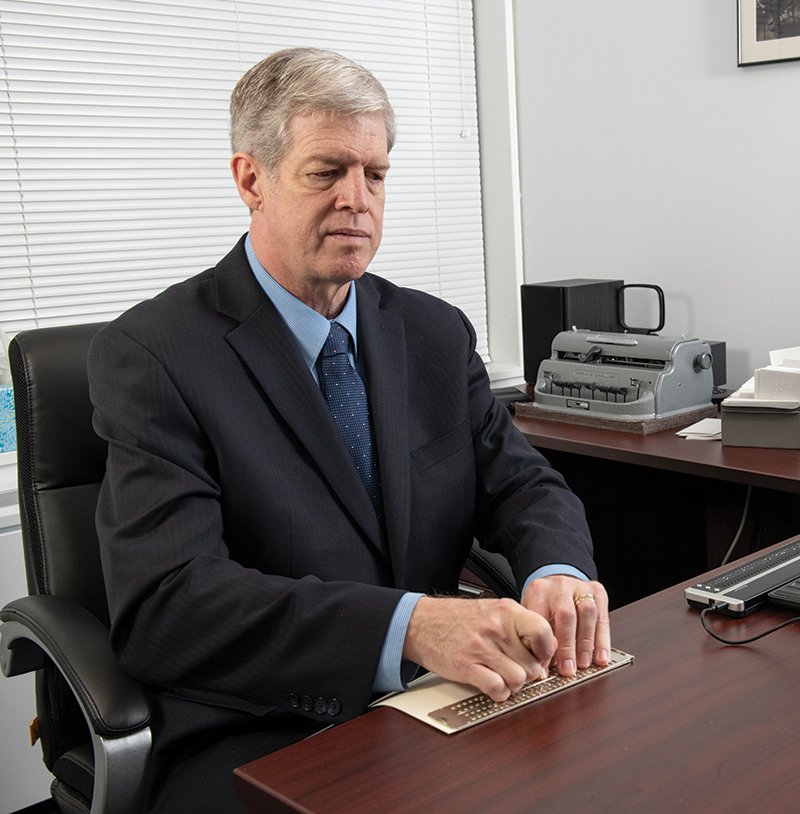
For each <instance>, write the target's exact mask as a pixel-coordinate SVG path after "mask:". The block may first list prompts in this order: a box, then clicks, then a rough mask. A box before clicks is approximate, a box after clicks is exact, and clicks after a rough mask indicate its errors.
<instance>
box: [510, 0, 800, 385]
mask: <svg viewBox="0 0 800 814" xmlns="http://www.w3.org/2000/svg"><path fill="white" fill-rule="evenodd" d="M514 14H515V19H514V22H515V35H516V59H517V94H518V115H519V133H520V139H519V143H520V162H521V164H520V166H521V170H520V172H521V189H522V222H523V260H524V269H525V280H526V282H535V281H542V280H556V279H563V278H569V277H593V278H603V277H613V278H616V279H623V280H625V282H628V283H637V282H649V283H656V284H658V285H660V286H661V287H662V288H663V289H664V291H665V294H666V311H667V322H666V326H665V328H664V330H663V331H662V333H663V334H664V335H676V336H678V335H681V334H685V335H687V336H699V337H700V338H704V339H716V340H724V341H725V342H726V343H727V351H728V386H729V387H733V386H739V385H740V384H741V383H742V382H743V381H744V380H746V379H747V378H749V377H750V376H752V371H753V368H754V367H757V366H761V365H762V364H765V363H768V356H767V354H768V351H769V350H770V349H773V348H782V347H787V346H793V345H800V317H799V316H798V311H800V274H798V270H799V269H800V139H798V133H799V132H800V62H783V63H773V64H769V65H756V66H749V67H746V68H739V67H737V64H736V63H737V28H736V26H737V20H736V4H735V3H734V2H732V0H647V2H642V0H617V2H614V3H598V2H596V0H575V1H574V2H571V3H567V4H558V3H556V4H553V3H545V2H543V1H542V0H516V2H515V4H514Z"/></svg>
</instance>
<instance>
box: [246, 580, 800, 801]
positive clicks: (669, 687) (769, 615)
mask: <svg viewBox="0 0 800 814" xmlns="http://www.w3.org/2000/svg"><path fill="white" fill-rule="evenodd" d="M683 587H684V586H683V585H680V586H677V587H673V588H669V589H667V590H665V591H662V592H660V593H658V594H655V595H653V596H650V597H647V598H645V599H643V600H641V601H639V602H635V603H633V604H630V605H627V606H626V607H623V608H620V609H618V610H616V611H614V612H613V613H612V615H611V618H612V631H613V642H614V645H615V646H616V647H618V648H620V649H622V650H625V651H627V652H630V653H632V654H633V655H634V656H635V657H636V660H635V662H634V663H633V664H632V665H626V666H624V667H621V668H619V669H617V670H615V671H613V672H611V673H609V674H607V675H604V676H599V677H597V678H596V679H594V680H592V681H589V682H587V683H585V684H582V685H579V686H576V687H573V688H570V689H568V690H566V691H564V692H562V693H559V694H557V695H554V696H550V697H549V698H546V699H543V700H542V701H538V702H535V703H533V704H532V705H529V706H527V707H522V708H520V709H517V710H514V711H511V712H508V713H506V714H505V715H502V716H500V717H499V718H495V719H493V720H490V721H486V722H485V723H483V724H480V725H478V726H476V727H473V728H472V729H468V730H464V731H463V732H460V733H457V734H455V735H445V734H442V733H440V732H438V731H437V730H434V729H432V728H431V727H427V726H425V725H424V724H422V723H420V722H419V721H416V720H414V719H411V718H409V717H407V716H405V715H404V714H403V713H401V712H398V711H396V710H392V709H386V708H384V709H379V710H375V711H373V712H369V713H368V714H367V715H365V716H362V717H361V718H358V719H356V720H354V721H350V722H348V723H346V724H343V725H341V726H339V727H337V728H335V729H332V730H328V731H327V732H323V733H321V734H320V735H317V736H315V737H313V738H310V739H309V740H307V741H304V742H302V743H299V744H296V745H295V746H292V747H289V748H288V749H284V750H282V751H280V752H277V753H275V754H273V755H270V756H267V757H265V758H263V759H261V760H259V761H256V762H254V763H251V764H249V765H248V766H245V767H243V768H242V769H238V770H237V773H236V779H235V782H236V789H237V795H238V796H239V797H240V798H241V799H242V800H244V801H245V802H246V804H247V806H248V812H249V813H250V814H285V813H286V812H305V814H345V812H346V814H376V812H381V814H383V812H387V814H420V813H421V812H427V811H430V812H440V813H441V814H450V812H458V814H468V813H469V812H475V814H487V812H502V813H503V814H530V812H532V811H541V812H548V813H549V812H558V814H571V812H580V813H581V814H584V812H592V814H602V813H604V812H615V814H619V812H635V813H636V814H641V812H645V811H646V812H649V813H650V814H652V813H653V812H669V814H675V812H698V811H708V812H728V811H738V810H742V811H748V810H749V811H754V812H761V811H770V812H775V813H776V814H782V813H783V812H786V813H787V814H788V812H794V811H796V810H797V797H798V787H799V786H800V780H798V775H797V766H798V762H800V703H799V702H798V692H799V691H800V627H796V626H794V625H790V626H789V627H786V628H784V629H783V630H780V631H778V632H776V633H773V634H772V635H770V636H767V637H766V638H764V639H762V640H760V641H758V642H755V643H753V644H751V645H748V646H746V647H727V646H724V645H722V644H720V643H719V642H717V641H716V640H714V639H712V638H711V637H710V636H709V635H708V634H707V633H706V632H705V631H704V630H703V629H702V627H701V625H700V618H699V613H698V611H696V610H692V609H690V608H689V607H688V605H687V604H686V601H685V600H684V598H683ZM784 618H787V615H786V614H784V613H783V612H778V611H760V612H758V613H756V614H754V615H753V616H751V617H749V618H747V619H744V620H727V619H722V618H721V617H715V627H717V628H718V629H719V630H724V631H726V632H727V635H728V636H729V637H732V638H736V637H742V638H744V637H745V636H747V635H753V634H754V633H755V632H758V631H760V630H763V629H766V628H767V627H770V626H772V625H773V624H774V623H775V622H776V621H779V620H782V619H784Z"/></svg>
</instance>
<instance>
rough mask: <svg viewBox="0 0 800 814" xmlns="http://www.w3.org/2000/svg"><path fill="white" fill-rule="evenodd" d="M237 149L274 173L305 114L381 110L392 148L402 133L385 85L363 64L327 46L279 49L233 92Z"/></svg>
mask: <svg viewBox="0 0 800 814" xmlns="http://www.w3.org/2000/svg"><path fill="white" fill-rule="evenodd" d="M230 112H231V148H232V150H233V152H234V153H238V152H243V153H248V154H249V155H252V156H253V157H254V158H256V159H257V160H258V161H259V162H260V163H261V164H262V166H263V167H264V169H265V170H266V171H267V172H268V173H270V174H272V175H274V174H275V173H276V172H277V169H278V167H279V166H280V163H281V161H283V159H284V158H285V157H286V155H287V153H288V152H289V151H290V150H291V147H292V144H291V133H290V131H289V125H290V122H291V120H292V117H293V116H297V115H298V114H305V113H317V112H319V113H336V114H347V115H351V114H363V113H381V114H383V120H384V123H385V125H386V149H387V152H388V151H391V149H392V147H393V146H394V140H395V137H396V134H397V126H396V124H395V118H394V110H393V109H392V105H391V103H390V102H389V97H388V96H387V95H386V91H385V90H384V87H383V85H381V83H380V82H379V81H378V80H377V79H376V78H375V77H374V76H373V75H372V73H371V72H370V71H368V70H367V69H366V68H364V67H363V66H361V65H359V64H358V63H356V62H353V61H352V60H350V59H348V58H347V57H344V56H342V55H341V54H337V53H336V52H334V51H326V50H324V49H322V48H287V49H285V50H283V51H276V52H275V53H274V54H271V55H270V56H268V57H267V58H266V59H263V60H261V62H259V63H258V64H257V65H254V66H253V67H252V68H250V70H249V71H247V73H245V75H244V76H243V77H242V78H241V79H240V80H239V82H238V83H237V84H236V87H235V88H234V89H233V93H232V94H231V107H230Z"/></svg>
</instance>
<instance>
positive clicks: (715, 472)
mask: <svg viewBox="0 0 800 814" xmlns="http://www.w3.org/2000/svg"><path fill="white" fill-rule="evenodd" d="M514 423H515V424H516V426H517V428H518V429H519V430H520V431H521V432H522V434H523V435H524V436H525V437H526V438H527V439H528V441H529V442H530V443H531V445H532V446H534V447H537V448H541V449H543V450H545V449H546V450H556V451H559V452H568V453H574V454H576V455H581V456H585V457H590V458H598V459H602V460H606V461H617V462H620V463H625V464H634V465H637V466H647V467H650V468H652V469H660V470H665V471H668V472H679V473H681V474H684V475H693V476H698V477H705V478H713V479H715V480H723V481H729V482H731V483H742V484H747V485H752V486H758V487H763V488H765V489H775V490H777V491H779V492H791V493H793V494H800V450H796V449H761V448H755V447H724V446H722V443H721V442H719V441H687V440H686V439H685V438H681V437H679V436H678V435H676V434H675V433H676V432H677V430H665V431H663V432H658V433H653V434H652V435H634V434H632V433H626V432H616V431H614V430H597V429H594V428H592V427H583V426H579V425H576V424H562V423H559V422H557V421H542V420H540V419H534V418H524V417H521V416H515V417H514Z"/></svg>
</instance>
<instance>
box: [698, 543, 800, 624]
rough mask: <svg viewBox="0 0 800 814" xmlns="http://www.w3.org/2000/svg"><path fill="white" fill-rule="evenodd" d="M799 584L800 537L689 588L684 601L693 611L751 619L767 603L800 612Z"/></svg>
mask: <svg viewBox="0 0 800 814" xmlns="http://www.w3.org/2000/svg"><path fill="white" fill-rule="evenodd" d="M799 581H800V537H797V538H795V539H794V540H790V541H789V542H788V543H787V544H786V545H783V546H781V547H780V548H776V549H775V550H774V551H769V552H767V553H765V554H763V555H762V556H760V557H757V558H756V559H754V560H750V561H749V562H746V563H743V564H742V565H737V566H733V567H732V568H730V569H729V570H728V571H725V572H724V573H723V574H719V575H718V576H716V577H712V578H711V579H708V580H706V581H704V582H699V583H697V584H696V585H692V586H690V587H689V588H686V589H685V590H684V597H685V598H686V600H687V601H688V603H689V604H690V605H691V606H692V607H696V608H711V607H713V608H714V610H716V611H718V612H719V613H723V614H725V615H726V616H737V617H741V616H748V615H749V614H751V613H752V612H753V611H755V610H758V608H760V607H762V606H763V605H765V604H766V603H767V602H770V603H772V604H777V605H782V606H784V607H790V608H796V609H800V585H798V584H797V583H798V582H799ZM790 585H793V587H789V586H790ZM715 606H716V607H715Z"/></svg>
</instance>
